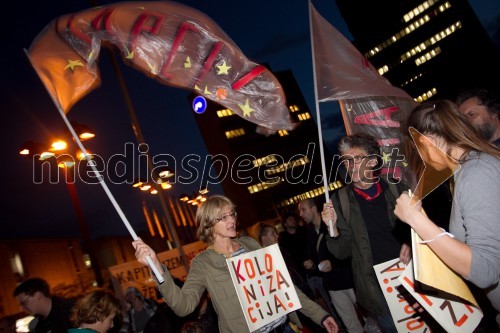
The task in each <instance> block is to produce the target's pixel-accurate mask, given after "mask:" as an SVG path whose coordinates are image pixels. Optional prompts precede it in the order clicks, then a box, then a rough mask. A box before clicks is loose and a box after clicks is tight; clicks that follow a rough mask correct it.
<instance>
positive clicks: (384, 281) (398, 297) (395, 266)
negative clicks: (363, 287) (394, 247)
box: [373, 258, 431, 333]
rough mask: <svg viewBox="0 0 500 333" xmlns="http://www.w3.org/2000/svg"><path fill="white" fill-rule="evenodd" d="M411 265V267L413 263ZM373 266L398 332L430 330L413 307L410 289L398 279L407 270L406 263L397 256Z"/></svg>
mask: <svg viewBox="0 0 500 333" xmlns="http://www.w3.org/2000/svg"><path fill="white" fill-rule="evenodd" d="M409 266H410V267H411V263H410V265H409ZM373 268H374V269H375V274H376V275H377V279H378V282H379V284H380V287H381V288H382V292H383V294H384V297H385V300H386V301H387V304H388V305H389V310H390V311H391V315H392V318H393V319H394V325H396V328H397V330H398V332H422V333H423V332H430V331H431V329H430V328H429V326H428V324H427V323H426V322H425V321H424V319H423V318H422V316H421V315H420V314H419V313H416V311H415V310H414V309H413V307H412V304H411V301H412V300H413V298H412V297H408V291H406V289H405V288H404V287H403V286H402V285H401V282H400V281H399V280H398V277H399V276H400V275H401V274H402V273H403V271H404V270H405V264H403V263H402V262H401V261H400V260H399V258H396V259H392V260H389V261H387V262H384V263H381V264H378V265H375V266H373Z"/></svg>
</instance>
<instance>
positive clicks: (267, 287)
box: [227, 244, 302, 332]
mask: <svg viewBox="0 0 500 333" xmlns="http://www.w3.org/2000/svg"><path fill="white" fill-rule="evenodd" d="M227 264H228V267H229V272H230V274H231V278H232V281H233V284H234V287H235V289H236V293H237V294H238V299H239V301H240V304H241V308H242V310H243V313H244V314H245V319H246V322H247V325H248V329H249V330H250V331H251V332H253V331H255V330H257V329H259V328H261V327H262V326H264V325H266V324H268V323H270V322H272V321H273V320H276V319H278V318H280V317H282V316H284V315H285V314H287V313H289V312H292V311H296V310H298V309H300V308H301V307H302V305H301V304H300V301H299V298H298V296H297V292H296V291H295V287H294V285H293V283H292V279H291V278H290V274H289V273H288V270H287V269H286V265H285V261H284V260H283V256H282V255H281V252H280V250H279V247H278V245H277V244H274V245H271V246H268V247H265V248H262V249H259V250H256V251H252V252H249V253H245V254H242V255H239V256H237V257H234V258H230V259H227Z"/></svg>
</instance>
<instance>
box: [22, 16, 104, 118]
mask: <svg viewBox="0 0 500 333" xmlns="http://www.w3.org/2000/svg"><path fill="white" fill-rule="evenodd" d="M55 28H56V27H55V22H52V23H51V24H50V25H48V26H47V27H46V28H45V30H44V31H43V32H42V33H41V34H40V35H39V36H38V38H37V39H36V40H35V41H34V42H33V43H32V44H31V47H30V49H29V53H28V55H29V59H30V61H31V64H32V65H33V67H34V68H35V70H36V72H37V74H38V76H39V77H40V79H41V80H42V82H43V84H44V85H45V88H46V89H47V91H48V92H49V94H50V96H51V97H52V99H53V101H54V103H56V104H57V105H58V106H60V107H61V108H62V110H63V111H64V112H65V113H67V112H68V111H69V110H70V109H71V107H72V106H73V105H74V104H75V103H76V102H77V101H79V100H80V99H81V98H83V97H84V96H85V95H87V94H88V93H90V92H91V91H92V90H94V89H95V88H97V87H98V86H99V85H100V82H101V80H100V77H99V74H98V72H97V68H96V66H90V67H88V63H87V61H86V60H85V59H84V58H83V57H82V56H80V55H79V54H78V53H76V52H75V51H74V49H73V48H71V47H70V46H68V44H67V43H66V42H65V41H64V39H62V38H60V37H59V36H58V35H57V34H56V33H54V31H55ZM55 52H56V53H55Z"/></svg>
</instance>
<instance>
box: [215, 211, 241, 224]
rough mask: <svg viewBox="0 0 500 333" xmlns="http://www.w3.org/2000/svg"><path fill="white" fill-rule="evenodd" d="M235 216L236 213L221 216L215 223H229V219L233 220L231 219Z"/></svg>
mask: <svg viewBox="0 0 500 333" xmlns="http://www.w3.org/2000/svg"><path fill="white" fill-rule="evenodd" d="M236 215H237V214H236V212H231V213H229V214H226V215H223V216H222V217H220V218H218V219H216V221H217V222H220V221H222V222H227V221H229V218H233V219H235V218H236Z"/></svg>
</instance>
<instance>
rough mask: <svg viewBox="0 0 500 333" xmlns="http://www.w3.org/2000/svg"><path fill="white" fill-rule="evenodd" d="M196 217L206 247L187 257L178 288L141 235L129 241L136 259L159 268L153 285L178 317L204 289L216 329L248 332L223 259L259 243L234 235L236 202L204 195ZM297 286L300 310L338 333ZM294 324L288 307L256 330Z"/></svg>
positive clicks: (330, 319) (186, 312)
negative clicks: (157, 281) (187, 266)
mask: <svg viewBox="0 0 500 333" xmlns="http://www.w3.org/2000/svg"><path fill="white" fill-rule="evenodd" d="M196 222H197V224H198V237H199V239H200V240H201V241H203V242H205V243H206V244H207V245H208V248H207V249H206V250H205V251H203V252H201V253H200V254H198V255H197V256H196V257H195V258H194V259H193V260H192V261H191V267H190V269H189V273H188V275H187V278H186V281H185V282H184V284H183V286H182V288H179V287H178V286H176V285H175V283H174V281H173V279H172V277H171V275H170V274H169V272H168V269H167V268H166V267H165V266H163V265H161V264H160V262H159V260H158V257H157V256H156V253H155V252H154V251H153V250H152V249H151V248H150V247H149V246H148V245H146V244H145V243H144V242H142V241H141V240H137V241H134V242H133V243H132V244H133V246H134V248H135V249H136V253H135V255H136V257H137V259H138V260H139V262H141V263H143V264H145V265H146V264H147V261H146V256H149V257H150V258H151V259H152V260H153V263H154V264H155V266H156V267H157V268H158V270H159V271H160V272H162V276H163V278H164V280H165V281H164V282H163V283H162V284H159V285H158V288H159V290H160V292H161V293H162V295H163V298H164V299H165V302H166V303H167V304H168V305H169V306H170V308H172V310H173V311H174V312H175V313H176V314H177V315H178V316H181V317H183V316H187V315H189V314H190V313H192V312H193V311H194V310H195V309H196V307H197V306H198V304H199V302H200V299H201V297H202V295H203V293H204V292H205V290H207V291H208V292H209V293H210V298H211V300H212V304H213V306H214V309H215V311H216V312H217V316H218V320H219V330H220V332H221V333H230V332H234V333H245V332H249V329H248V326H247V324H246V321H245V316H244V314H243V310H242V309H241V306H240V303H239V300H238V295H237V294H236V290H235V288H234V285H233V283H232V280H231V276H230V272H229V268H228V265H227V262H226V258H230V257H235V256H238V255H240V254H243V253H246V252H251V251H254V250H257V249H259V248H261V246H260V245H259V243H258V242H257V241H256V240H255V239H253V238H250V237H241V238H237V222H236V211H235V206H234V204H233V203H232V202H231V200H229V199H228V198H227V197H224V196H219V195H216V196H212V197H209V198H208V199H207V200H206V201H205V202H204V203H202V204H201V206H200V207H199V208H198V211H197V212H196ZM296 290H297V294H298V296H299V299H300V303H301V304H302V308H301V309H300V311H301V312H302V313H303V314H304V315H306V316H308V317H310V318H311V319H312V320H313V321H314V322H316V323H317V324H320V325H323V326H324V327H325V328H326V330H327V331H328V332H338V327H337V324H336V323H335V320H334V319H333V317H332V316H330V315H329V314H328V313H327V312H326V311H325V310H323V308H321V306H319V305H318V304H316V303H315V302H313V301H311V300H310V299H309V298H307V297H306V296H305V295H304V294H303V293H302V292H300V290H299V289H298V288H296ZM290 321H292V322H294V323H295V325H293V324H291V323H290ZM296 325H297V326H299V327H300V322H299V321H298V317H297V314H295V313H293V312H292V313H290V314H289V315H284V316H282V317H280V318H278V319H276V320H275V321H273V322H271V323H269V324H267V325H265V326H263V327H261V328H260V329H259V330H257V331H256V333H265V332H293V331H292V328H293V327H296Z"/></svg>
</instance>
